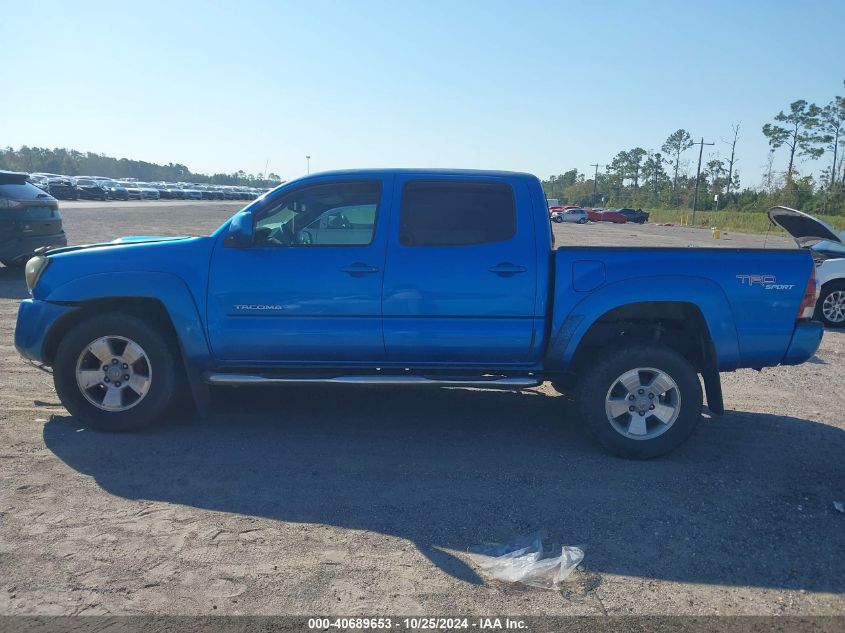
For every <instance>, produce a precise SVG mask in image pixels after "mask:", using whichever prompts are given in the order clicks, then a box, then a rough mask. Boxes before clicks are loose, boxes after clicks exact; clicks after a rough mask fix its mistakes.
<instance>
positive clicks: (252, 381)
mask: <svg viewBox="0 0 845 633" xmlns="http://www.w3.org/2000/svg"><path fill="white" fill-rule="evenodd" d="M205 382H206V383H207V384H209V385H212V386H227V387H236V386H248V385H308V384H340V385H428V386H431V387H477V388H483V389H526V388H528V387H536V386H538V385H540V384H541V383H542V382H543V381H542V380H541V379H540V378H538V377H536V376H493V377H490V378H483V377H478V378H448V377H443V378H427V377H426V376H402V375H395V376H391V375H371V376H370V375H365V376H332V377H302V376H261V375H256V374H229V373H217V374H206V375H205Z"/></svg>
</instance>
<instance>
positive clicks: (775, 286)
mask: <svg viewBox="0 0 845 633" xmlns="http://www.w3.org/2000/svg"><path fill="white" fill-rule="evenodd" d="M736 278H737V279H739V283H741V284H743V285H745V284H748V285H749V286H755V285H758V286H761V287H763V288H765V289H766V290H792V289H793V288H794V287H795V284H779V283H778V280H777V277H775V276H774V275H737V276H736Z"/></svg>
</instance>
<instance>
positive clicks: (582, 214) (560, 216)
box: [552, 209, 587, 224]
mask: <svg viewBox="0 0 845 633" xmlns="http://www.w3.org/2000/svg"><path fill="white" fill-rule="evenodd" d="M552 222H575V223H576V224H586V223H587V212H586V211H584V209H566V210H565V211H555V212H554V213H552Z"/></svg>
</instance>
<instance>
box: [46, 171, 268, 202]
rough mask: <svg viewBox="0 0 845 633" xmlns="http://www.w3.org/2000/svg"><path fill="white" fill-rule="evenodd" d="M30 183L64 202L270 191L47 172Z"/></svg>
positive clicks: (248, 195)
mask: <svg viewBox="0 0 845 633" xmlns="http://www.w3.org/2000/svg"><path fill="white" fill-rule="evenodd" d="M29 182H31V183H32V184H33V185H35V186H36V187H38V188H39V189H41V190H43V191H46V192H47V193H49V194H50V195H51V196H53V197H54V198H57V199H60V200H79V199H80V198H81V199H83V200H254V199H255V198H257V197H258V196H260V195H263V194H264V193H265V192H266V191H269V189H260V188H256V187H235V186H231V185H209V184H199V183H184V182H180V183H169V182H140V181H137V180H113V179H111V178H104V177H102V176H74V177H71V176H61V175H58V174H44V173H36V174H30V175H29Z"/></svg>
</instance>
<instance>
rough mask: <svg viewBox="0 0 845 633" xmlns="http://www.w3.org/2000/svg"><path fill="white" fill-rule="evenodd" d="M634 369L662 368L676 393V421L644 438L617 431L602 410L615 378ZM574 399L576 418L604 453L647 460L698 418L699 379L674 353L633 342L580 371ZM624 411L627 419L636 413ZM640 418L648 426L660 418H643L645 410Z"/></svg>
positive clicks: (672, 445)
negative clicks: (657, 432)
mask: <svg viewBox="0 0 845 633" xmlns="http://www.w3.org/2000/svg"><path fill="white" fill-rule="evenodd" d="M638 368H654V369H657V370H660V371H661V372H664V373H665V374H667V375H668V376H669V377H670V378H671V379H672V380H673V381H674V382H675V384H676V386H677V392H678V393H679V400H680V403H679V405H678V406H677V408H678V409H679V410H678V414H677V417H676V419H675V420H674V422H672V423H671V424H670V425H669V426H668V428H667V429H665V431H663V432H662V434H660V435H656V437H652V438H650V439H634V438H633V437H632V436H626V435H623V434H622V433H621V432H620V431H617V430H616V428H614V425H613V423H611V421H610V418H609V416H608V414H607V413H606V412H605V401H606V399H607V397H608V394H609V393H610V390H611V389H612V388H614V385H615V384H616V382H617V380H618V378H619V377H620V376H622V375H623V374H625V373H626V372H628V371H631V370H634V369H638ZM577 400H578V407H579V412H580V414H581V419H582V421H583V423H584V424H585V425H586V426H587V428H588V429H589V431H590V433H591V434H592V435H593V436H594V437H595V438H596V439H597V440H598V442H599V443H600V444H601V445H602V446H603V447H604V448H605V449H606V450H607V451H609V452H610V453H612V454H614V455H618V456H620V457H626V458H630V459H651V458H653V457H658V456H660V455H665V454H666V453H669V452H670V451H673V450H674V449H676V448H677V447H678V446H680V445H681V444H683V443H684V442H685V441H686V440H687V438H688V437H689V436H690V435H691V434H692V432H693V430H695V427H696V425H697V424H698V421H699V420H700V419H701V406H702V394H701V383H700V382H699V380H698V374H697V373H696V371H695V368H694V367H693V366H692V365H691V364H690V363H689V361H688V360H687V359H686V358H684V357H683V356H681V355H680V354H679V353H678V352H676V351H674V350H673V349H670V348H668V347H664V346H661V345H656V344H644V343H639V344H634V345H631V346H630V347H626V348H622V349H615V350H607V351H605V352H603V353H601V354H599V355H598V356H597V357H596V358H595V360H594V361H593V362H592V363H591V364H590V365H589V366H588V367H587V368H586V370H585V371H584V372H583V373H582V375H581V378H580V384H579V389H578V394H577ZM651 402H655V401H654V400H652V401H651ZM632 404H635V403H632ZM643 408H644V409H645V408H646V407H643ZM624 415H625V414H623V417H624ZM630 415H631V418H630V419H633V416H634V415H637V413H636V412H635V413H633V414H630ZM645 418H646V420H648V424H651V425H652V428H659V425H660V422H659V421H658V420H657V419H656V418H654V417H649V414H648V412H647V410H646V415H645ZM643 423H644V424H645V423H646V422H645V421H643Z"/></svg>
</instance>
